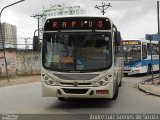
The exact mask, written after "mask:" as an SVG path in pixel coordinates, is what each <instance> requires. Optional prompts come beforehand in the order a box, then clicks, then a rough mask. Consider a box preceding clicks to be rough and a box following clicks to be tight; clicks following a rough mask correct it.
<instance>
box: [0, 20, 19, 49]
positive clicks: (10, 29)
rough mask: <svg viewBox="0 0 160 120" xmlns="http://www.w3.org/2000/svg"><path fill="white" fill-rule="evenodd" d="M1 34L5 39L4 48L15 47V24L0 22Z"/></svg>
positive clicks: (0, 46)
mask: <svg viewBox="0 0 160 120" xmlns="http://www.w3.org/2000/svg"><path fill="white" fill-rule="evenodd" d="M0 32H1V31H0ZM0 34H1V33H0ZM2 35H3V38H4V41H5V47H6V48H17V27H16V26H15V25H11V24H8V23H5V22H4V23H2ZM1 48H2V38H1V35H0V49H1Z"/></svg>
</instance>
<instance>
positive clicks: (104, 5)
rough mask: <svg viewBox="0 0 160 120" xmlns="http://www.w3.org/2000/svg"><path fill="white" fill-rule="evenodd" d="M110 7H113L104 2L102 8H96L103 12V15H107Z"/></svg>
mask: <svg viewBox="0 0 160 120" xmlns="http://www.w3.org/2000/svg"><path fill="white" fill-rule="evenodd" d="M109 7H112V6H111V4H110V3H109V4H108V5H106V4H105V3H103V2H102V6H97V5H96V6H95V8H97V9H99V10H101V12H102V13H103V15H104V13H106V12H105V10H107V9H108V8H109Z"/></svg>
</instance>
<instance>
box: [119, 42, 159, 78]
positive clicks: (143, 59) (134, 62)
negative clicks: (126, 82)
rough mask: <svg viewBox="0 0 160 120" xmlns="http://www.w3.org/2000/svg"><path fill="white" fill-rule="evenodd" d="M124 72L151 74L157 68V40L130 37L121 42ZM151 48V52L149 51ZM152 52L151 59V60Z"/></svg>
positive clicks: (126, 73)
mask: <svg viewBox="0 0 160 120" xmlns="http://www.w3.org/2000/svg"><path fill="white" fill-rule="evenodd" d="M122 43H123V54H124V74H125V75H128V74H139V73H140V74H142V73H146V74H151V72H152V69H153V71H158V70H159V50H158V41H152V42H151V43H150V40H144V39H132V40H131V39H130V40H124V41H123V42H122ZM151 49H152V52H151ZM151 53H152V61H151Z"/></svg>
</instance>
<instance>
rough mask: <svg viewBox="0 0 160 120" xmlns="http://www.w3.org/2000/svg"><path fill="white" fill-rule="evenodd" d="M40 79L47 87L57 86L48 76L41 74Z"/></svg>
mask: <svg viewBox="0 0 160 120" xmlns="http://www.w3.org/2000/svg"><path fill="white" fill-rule="evenodd" d="M42 77H43V82H45V83H46V84H47V85H51V86H56V85H57V84H56V82H55V81H54V80H53V79H52V78H51V77H49V76H48V75H46V74H42Z"/></svg>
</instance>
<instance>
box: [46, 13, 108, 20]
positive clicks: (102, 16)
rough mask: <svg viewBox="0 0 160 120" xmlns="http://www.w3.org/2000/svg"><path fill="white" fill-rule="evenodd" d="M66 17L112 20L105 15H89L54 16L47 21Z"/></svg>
mask: <svg viewBox="0 0 160 120" xmlns="http://www.w3.org/2000/svg"><path fill="white" fill-rule="evenodd" d="M65 17H101V18H108V19H109V20H111V19H110V18H109V17H106V16H104V15H89V14H83V15H63V16H53V17H47V18H46V19H53V18H65Z"/></svg>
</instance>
